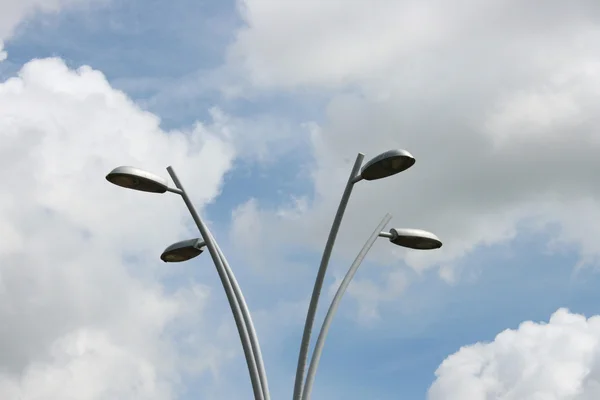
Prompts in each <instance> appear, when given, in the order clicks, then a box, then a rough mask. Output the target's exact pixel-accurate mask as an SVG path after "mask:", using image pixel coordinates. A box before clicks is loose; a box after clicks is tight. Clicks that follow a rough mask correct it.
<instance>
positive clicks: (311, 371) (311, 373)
mask: <svg viewBox="0 0 600 400" xmlns="http://www.w3.org/2000/svg"><path fill="white" fill-rule="evenodd" d="M391 218H392V216H391V215H390V214H386V215H385V217H383V219H382V220H381V222H380V223H379V225H377V228H375V231H373V233H372V234H371V236H370V237H369V239H368V240H367V242H366V243H365V244H364V246H363V248H362V249H361V250H360V252H359V253H358V255H357V256H356V259H355V260H354V262H353V263H352V265H351V266H350V269H349V270H348V272H347V273H346V276H344V279H343V280H342V283H341V284H340V287H339V288H338V290H337V292H336V293H335V296H334V297H333V300H332V301H331V305H330V306H329V310H327V315H326V316H325V320H324V321H323V325H322V326H321V331H320V332H319V338H318V339H317V343H316V344H315V349H314V351H313V354H312V357H311V359H310V366H309V367H308V373H307V374H306V383H305V384H304V388H303V390H302V400H308V399H310V393H311V391H312V388H313V384H314V381H315V375H316V374H317V368H318V366H319V360H320V359H321V354H322V353H323V347H324V346H325V339H326V338H327V333H328V332H329V327H330V326H331V321H332V320H333V317H334V315H335V312H336V311H337V309H338V306H339V304H340V301H341V300H342V297H343V296H344V293H345V292H346V289H347V288H348V286H349V285H350V281H352V278H353V277H354V274H355V273H356V271H357V270H358V267H360V264H361V263H362V262H363V260H364V259H365V257H366V256H367V253H368V252H369V250H370V249H371V247H372V246H373V244H374V243H375V241H376V240H377V237H378V236H379V234H380V232H381V230H382V229H383V228H384V227H385V226H386V225H387V224H388V222H390V219H391Z"/></svg>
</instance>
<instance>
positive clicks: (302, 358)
mask: <svg viewBox="0 0 600 400" xmlns="http://www.w3.org/2000/svg"><path fill="white" fill-rule="evenodd" d="M364 157H365V156H364V154H362V153H358V155H357V156H356V161H355V162H354V166H353V167H352V172H351V173H350V177H349V178H348V182H347V183H346V188H345V189H344V193H343V194H342V199H341V200H340V205H339V206H338V209H337V212H336V214H335V218H334V219H333V224H332V225H331V230H330V232H329V237H328V238H327V243H326V244H325V250H324V251H323V256H322V258H321V265H320V266H319V271H318V272H317V278H316V279H315V285H314V287H313V292H312V296H311V298H310V304H309V306H308V312H307V314H306V321H305V323H304V332H303V333H302V341H301V343H300V353H299V355H298V365H297V367H296V381H295V383H294V397H293V399H294V400H300V399H301V397H302V386H303V383H304V371H305V369H306V361H307V359H308V347H309V346H310V335H311V332H312V327H313V324H314V322H315V315H316V313H317V306H318V305H319V296H320V295H321V289H322V288H323V282H324V280H325V272H327V265H328V264H329V259H330V258H331V252H332V250H333V245H334V244H335V239H336V237H337V234H338V231H339V229H340V225H341V224H342V218H343V217H344V211H346V206H347V205H348V200H349V199H350V194H351V193H352V188H353V187H354V184H355V183H356V182H358V181H359V180H360V167H361V164H362V162H363V159H364Z"/></svg>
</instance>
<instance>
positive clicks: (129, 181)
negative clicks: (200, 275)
mask: <svg viewBox="0 0 600 400" xmlns="http://www.w3.org/2000/svg"><path fill="white" fill-rule="evenodd" d="M167 171H168V172H169V175H170V176H171V179H173V182H174V183H175V186H176V188H171V187H169V185H168V182H167V181H166V180H165V179H163V178H161V177H160V176H157V175H154V174H152V173H150V172H146V171H144V170H141V169H139V168H135V167H129V166H122V167H117V168H115V169H113V170H112V171H111V172H109V173H108V175H106V180H108V181H109V182H111V183H113V184H115V185H117V186H121V187H124V188H127V189H133V190H138V191H142V192H151V193H165V192H172V193H176V194H179V195H180V196H181V197H182V198H183V201H184V202H185V204H186V206H187V208H188V210H189V212H190V214H191V215H192V218H193V219H194V222H195V223H196V226H197V227H198V230H199V231H200V235H201V236H202V238H203V242H201V241H200V240H199V239H195V240H194V239H193V240H187V241H183V242H178V243H175V244H173V245H171V246H169V247H168V248H167V249H165V251H164V252H163V254H162V255H161V259H162V260H163V261H165V262H181V261H185V260H189V259H191V258H193V257H196V256H198V255H199V254H200V253H202V251H203V247H204V246H206V247H207V248H208V250H209V252H210V255H211V258H212V259H213V262H214V264H215V268H216V269H217V273H218V274H219V278H220V279H221V283H222V285H223V288H224V290H225V294H226V295H227V300H228V302H229V306H230V307H231V311H232V313H233V318H234V320H235V323H236V327H237V330H238V333H239V336H240V340H241V342H242V348H243V350H244V356H245V358H246V364H247V366H248V372H249V374H250V381H251V383H252V390H253V392H254V398H255V399H256V400H270V394H269V387H268V382H267V374H266V371H265V367H264V362H263V358H262V353H261V351H260V344H259V343H258V337H257V335H256V330H255V329H254V324H253V322H252V317H251V315H250V311H249V310H248V305H247V304H246V300H245V299H244V296H243V294H242V291H241V289H240V287H239V285H238V283H237V280H236V279H235V275H234V274H233V271H232V270H231V268H230V266H229V263H228V262H227V259H226V258H225V255H224V254H223V252H222V251H221V249H220V248H219V245H218V244H217V243H216V241H215V240H214V238H213V236H212V233H211V232H210V230H209V229H208V227H207V226H206V225H205V224H204V222H203V221H202V219H201V218H200V215H199V214H198V212H197V211H196V209H195V207H194V205H193V204H192V202H191V200H190V198H189V196H188V195H187V192H186V191H185V189H184V188H183V185H182V184H181V182H180V181H179V178H178V177H177V174H176V173H175V170H174V169H173V168H172V167H168V168H167Z"/></svg>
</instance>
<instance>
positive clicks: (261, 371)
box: [209, 231, 271, 400]
mask: <svg viewBox="0 0 600 400" xmlns="http://www.w3.org/2000/svg"><path fill="white" fill-rule="evenodd" d="M209 234H210V235H211V239H212V240H213V242H214V243H215V246H216V248H217V251H218V253H219V257H221V260H222V261H223V265H224V266H225V271H226V272H227V275H228V277H229V281H230V282H231V286H232V287H233V291H234V294H235V295H236V297H237V299H238V303H239V305H240V309H241V311H242V316H243V317H244V321H245V323H246V329H247V330H248V335H249V337H250V342H251V345H252V350H253V352H254V359H255V362H256V366H257V369H258V375H259V378H260V381H261V387H262V392H263V396H264V398H265V400H270V399H271V394H270V392H269V383H268V381H267V373H266V371H265V364H264V361H263V358H262V352H261V350H260V343H259V342H258V337H257V334H256V330H255V329H254V323H253V322H252V316H251V314H250V310H249V309H248V305H247V303H246V300H245V299H244V294H243V293H242V290H241V288H240V286H239V285H238V282H237V279H235V275H234V273H233V270H232V269H231V267H230V266H229V262H227V259H226V258H225V255H224V254H223V252H222V251H221V248H220V247H219V244H218V243H217V241H216V240H214V237H212V234H211V233H210V231H209Z"/></svg>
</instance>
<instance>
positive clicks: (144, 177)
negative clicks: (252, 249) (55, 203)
mask: <svg viewBox="0 0 600 400" xmlns="http://www.w3.org/2000/svg"><path fill="white" fill-rule="evenodd" d="M363 159H364V155H363V154H362V153H359V154H358V155H357V157H356V161H355V163H354V166H353V168H352V172H351V174H350V177H349V178H348V181H347V183H346V187H345V189H344V192H343V194H342V198H341V200H340V204H339V206H338V210H337V212H336V214H335V218H334V220H333V224H332V226H331V230H330V232H329V236H328V238H327V242H326V244H325V249H324V251H323V255H322V258H321V263H320V266H319V270H318V272H317V277H316V279H315V284H314V287H313V292H312V296H311V301H310V305H309V308H308V312H307V316H306V321H305V325H304V331H303V336H302V341H301V345H300V352H299V356H298V366H297V369H296V380H295V384H294V397H293V398H294V400H302V399H304V400H307V399H309V398H310V393H311V390H312V385H313V382H314V377H315V374H316V370H317V366H318V363H319V359H320V355H321V353H322V349H323V346H324V343H325V337H326V335H327V332H328V329H329V326H330V324H331V321H332V319H333V315H334V314H335V311H336V310H337V307H338V304H339V302H340V300H341V297H342V296H343V294H344V292H345V290H346V288H347V287H348V285H349V284H350V281H351V279H352V277H353V276H354V274H355V273H356V270H357V269H358V267H359V266H360V264H361V262H362V260H363V259H364V257H365V256H366V254H367V252H368V251H369V249H370V248H371V246H372V245H373V243H374V242H375V240H376V239H377V237H386V238H388V239H389V240H390V242H392V243H394V244H396V245H399V246H403V247H408V248H413V249H420V250H428V249H434V248H439V247H441V245H442V243H441V241H440V240H439V239H438V238H437V237H436V236H435V235H434V234H432V233H430V232H427V231H423V230H418V229H391V230H390V231H389V232H381V229H383V227H384V226H385V225H386V224H387V223H388V222H389V220H390V218H391V216H390V215H389V214H387V215H386V216H385V217H384V220H382V222H381V223H380V225H378V228H377V230H376V232H374V233H373V235H371V237H370V238H369V240H367V242H366V243H365V245H364V246H363V248H362V250H361V252H360V253H359V255H358V256H357V258H356V260H355V261H354V263H353V264H352V266H351V267H350V269H349V270H348V272H347V274H346V276H345V277H344V280H343V281H342V284H341V285H340V287H339V289H338V291H337V293H336V295H335V297H334V299H333V301H332V303H331V305H330V307H329V311H328V313H327V317H326V319H325V321H324V323H323V325H322V327H321V330H320V333H319V339H318V341H317V344H316V346H315V351H314V352H313V356H312V358H311V364H310V369H309V373H308V376H307V377H306V383H305V382H304V374H305V368H306V362H307V358H308V347H309V344H310V336H311V332H312V327H313V324H314V319H315V315H316V311H317V306H318V301H319V297H320V294H321V290H322V287H323V282H324V279H325V273H326V271H327V266H328V264H329V259H330V258H331V253H332V251H333V245H334V243H335V239H336V237H337V233H338V231H339V228H340V225H341V222H342V218H343V215H344V211H345V209H346V206H347V204H348V200H349V198H350V194H351V192H352V188H353V187H354V184H355V183H357V182H359V181H361V180H367V181H372V180H377V179H382V178H385V177H388V176H391V175H395V174H397V173H400V172H402V171H404V170H406V169H408V168H410V167H411V166H412V165H413V164H414V163H415V159H414V158H413V156H412V155H411V154H410V153H409V152H407V151H405V150H390V151H388V152H385V153H382V154H380V155H378V156H377V157H375V158H373V159H372V160H370V161H369V162H367V163H366V164H365V165H364V166H363V167H362V169H361V164H362V162H363ZM167 171H168V173H169V175H170V176H171V179H172V180H173V182H174V183H175V188H173V187H170V186H169V184H168V182H167V180H165V179H164V178H162V177H160V176H157V175H154V174H152V173H149V172H146V171H143V170H141V169H138V168H134V167H127V166H123V167H117V168H115V169H113V170H112V171H111V172H110V173H109V174H108V175H107V176H106V179H107V180H108V181H109V182H111V183H113V184H115V185H117V186H121V187H124V188H127V189H133V190H138V191H142V192H150V193H166V192H171V193H175V194H178V195H180V196H181V197H182V199H183V201H184V203H185V204H186V206H187V208H188V210H189V212H190V214H191V216H192V218H193V219H194V222H195V223H196V226H197V227H198V230H199V232H200V236H201V239H200V238H196V239H190V240H184V241H181V242H177V243H174V244H172V245H170V246H169V247H167V248H166V249H165V250H164V251H163V253H162V254H161V256H160V258H161V260H163V261H164V262H182V261H187V260H190V259H192V258H194V257H197V256H198V255H200V254H201V253H202V252H203V251H204V249H205V248H207V249H208V251H209V253H210V255H211V258H212V260H213V263H214V265H215V268H216V269H217V273H218V274H219V278H220V280H221V283H222V285H223V288H224V290H225V294H226V296H227V300H228V302H229V305H230V308H231V311H232V313H233V317H234V320H235V323H236V327H237V330H238V333H239V336H240V340H241V343H242V348H243V351H244V356H245V359H246V364H247V367H248V372H249V375H250V381H251V384H252V389H253V392H254V398H255V399H256V400H270V394H269V388H268V382H267V374H266V371H265V367H264V362H263V358H262V352H261V350H260V345H259V342H258V337H257V335H256V330H255V329H254V324H253V322H252V318H251V315H250V311H249V310H248V306H247V304H246V301H245V299H244V296H243V293H242V290H241V289H240V287H239V284H238V282H237V280H236V278H235V275H234V274H233V271H232V270H231V267H230V266H229V263H228V262H227V259H226V258H225V256H224V254H223V252H222V251H221V249H220V247H219V245H218V243H217V242H216V241H215V239H214V237H213V236H212V233H211V232H210V230H209V229H208V227H207V226H206V225H205V224H204V222H203V221H202V219H201V217H200V215H199V214H198V212H197V211H196V209H195V208H194V206H193V204H192V202H191V200H190V198H189V197H188V195H187V192H186V191H185V189H184V187H183V186H182V184H181V182H180V181H179V178H178V177H177V175H176V173H175V171H174V170H173V168H172V167H168V168H167ZM305 390H306V392H305Z"/></svg>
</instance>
